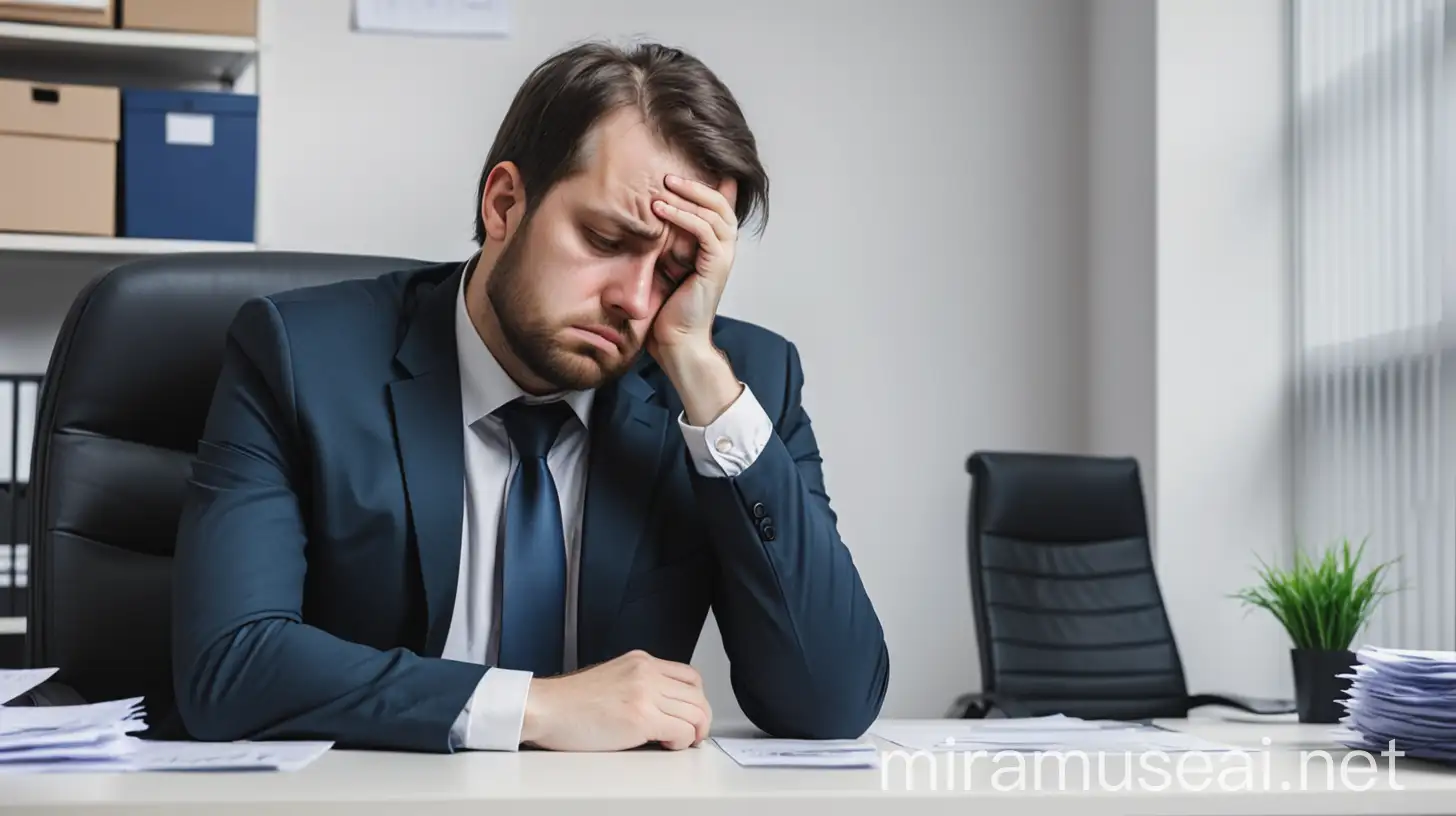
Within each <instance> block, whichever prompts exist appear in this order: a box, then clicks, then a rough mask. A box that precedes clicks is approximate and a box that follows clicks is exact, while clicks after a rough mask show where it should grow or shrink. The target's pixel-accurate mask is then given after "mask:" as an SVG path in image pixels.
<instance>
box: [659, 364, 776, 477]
mask: <svg viewBox="0 0 1456 816" xmlns="http://www.w3.org/2000/svg"><path fill="white" fill-rule="evenodd" d="M677 424H678V427H680V428H682V432H683V439H684V440H686V442H687V446H688V452H689V453H690V454H691V455H692V459H693V466H694V467H696V468H697V470H698V473H700V474H702V475H704V476H716V477H727V478H733V477H735V476H737V475H739V474H740V473H742V472H743V471H745V470H748V468H749V467H750V466H751V465H753V463H754V461H755V460H756V459H758V455H759V454H760V453H763V449H764V448H765V447H767V446H768V440H769V438H770V437H771V436H772V435H773V420H771V419H769V418H768V414H766V413H764V410H763V406H762V405H759V404H758V398H757V397H755V396H753V391H752V390H750V389H749V387H748V385H747V384H744V385H743V392H742V393H740V394H739V395H738V399H736V400H734V401H733V404H732V405H729V406H728V410H726V411H724V412H723V413H722V414H721V415H720V416H719V417H718V418H717V419H715V420H713V421H712V422H711V423H709V424H708V425H707V426H706V427H699V426H697V425H689V424H688V422H687V418H686V417H685V416H684V415H683V414H678V417H677Z"/></svg>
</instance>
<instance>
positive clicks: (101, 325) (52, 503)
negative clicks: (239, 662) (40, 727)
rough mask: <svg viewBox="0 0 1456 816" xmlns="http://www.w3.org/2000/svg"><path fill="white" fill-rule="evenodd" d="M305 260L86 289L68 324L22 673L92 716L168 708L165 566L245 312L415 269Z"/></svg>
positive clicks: (38, 506)
mask: <svg viewBox="0 0 1456 816" xmlns="http://www.w3.org/2000/svg"><path fill="white" fill-rule="evenodd" d="M420 263H421V262H419V261H412V260H407V259H402V258H382V257H356V256H346V255H324V254H309V253H276V252H260V253H253V252H250V253H236V254H234V253H224V254H186V255H171V256H158V257H156V258H148V259H144V260H137V261H132V262H129V263H125V264H123V265H121V266H118V267H116V268H114V269H112V270H111V271H109V272H107V273H105V274H103V275H101V276H99V277H98V278H96V279H95V280H93V281H91V282H90V283H89V284H88V285H87V287H86V288H85V289H84V290H82V292H81V293H80V294H79V296H78V297H77V298H76V300H75V302H74V303H73V304H72V306H71V309H70V311H69V313H68V314H67V316H66V318H65V320H64V322H63V323H62V326H61V330H60V334H59V337H58V338H57V340H56V344H55V348H54V350H53V352H52V355H51V360H50V364H49V366H48V369H47V375H46V379H45V384H44V387H43V389H42V392H41V395H40V405H39V408H38V411H37V414H38V416H37V419H36V439H35V446H34V452H33V455H32V460H31V461H32V466H31V502H32V504H31V508H32V512H31V524H30V530H29V541H30V543H31V556H30V559H31V563H30V571H31V577H30V580H31V588H30V590H31V591H30V603H29V609H28V616H27V617H28V621H27V627H28V634H29V637H28V646H27V651H28V659H29V663H30V665H32V666H38V667H40V666H45V667H49V666H55V667H58V668H59V671H58V672H57V674H56V677H55V680H56V681H58V682H60V683H64V684H65V685H66V686H68V687H69V688H70V689H73V690H74V691H76V692H77V693H79V694H80V695H81V697H83V698H85V699H86V700H89V701H96V700H108V699H119V698H126V697H133V696H145V697H146V698H147V709H148V711H149V712H157V713H161V712H164V711H166V710H167V709H168V708H170V706H171V704H172V700H173V695H172V681H171V661H170V656H171V612H170V600H171V597H170V596H171V556H172V550H173V544H174V541H175V535H176V526H177V520H178V516H179V514H180V511H181V502H182V496H183V489H184V484H185V482H186V480H187V478H188V477H189V475H190V472H191V459H192V456H193V455H194V454H195V452H196V449H197V439H198V438H199V437H200V436H201V433H202V428H203V424H204V422H205V420H206V416H207V412H208V407H209V405H210V404H211V400H212V394H213V389H214V387H215V384H216V380H217V376H218V373H219V369H220V367H221V362H222V352H223V344H224V341H225V338H226V333H227V329H228V326H229V324H230V323H231V322H232V319H233V317H234V315H235V313H236V312H237V310H238V308H239V307H240V306H241V305H242V304H243V302H244V301H245V300H247V299H248V298H251V297H254V296H257V295H263V294H272V293H275V292H279V291H283V290H287V289H293V288H298V287H301V286H308V285H313V284H322V283H329V282H333V281H338V280H344V279H348V278H363V277H371V276H375V275H379V274H383V273H385V272H388V271H391V270H396V269H403V268H406V267H409V266H415V265H419V264H420Z"/></svg>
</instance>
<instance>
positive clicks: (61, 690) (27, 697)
mask: <svg viewBox="0 0 1456 816" xmlns="http://www.w3.org/2000/svg"><path fill="white" fill-rule="evenodd" d="M85 704H86V700H85V699H83V698H82V697H81V695H80V694H77V693H76V690H75V689H73V688H71V687H70V686H68V685H66V684H65V683H58V682H56V681H55V680H47V681H45V682H44V683H41V684H40V685H38V686H36V687H35V688H33V689H31V690H30V691H27V692H25V693H24V694H22V695H20V696H19V697H16V698H15V699H14V700H11V701H10V702H8V703H6V704H5V705H7V706H20V707H27V706H30V707H34V706H69V705H85Z"/></svg>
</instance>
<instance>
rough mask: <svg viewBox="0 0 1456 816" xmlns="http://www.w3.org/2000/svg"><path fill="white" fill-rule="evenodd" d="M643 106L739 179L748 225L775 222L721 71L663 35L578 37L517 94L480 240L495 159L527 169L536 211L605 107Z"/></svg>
mask: <svg viewBox="0 0 1456 816" xmlns="http://www.w3.org/2000/svg"><path fill="white" fill-rule="evenodd" d="M627 105H636V106H637V108H638V109H639V110H640V111H641V112H642V117H643V119H645V120H646V121H647V122H648V123H649V124H650V125H651V126H652V127H653V128H655V129H656V131H657V133H658V135H659V136H661V137H662V139H663V141H665V142H666V143H667V144H669V145H671V146H672V147H673V148H675V149H677V150H679V151H681V152H682V154H683V155H684V156H686V157H687V158H688V159H689V160H690V161H692V162H693V163H694V164H696V165H697V166H698V167H699V168H701V169H702V170H703V172H705V173H709V174H711V175H713V176H716V177H718V178H728V177H732V178H734V179H735V180H736V181H737V182H738V198H737V202H736V206H735V210H736V212H735V215H736V216H737V218H738V222H739V224H740V225H743V226H745V227H746V225H747V224H748V223H749V218H750V216H752V215H754V214H755V213H756V214H758V216H759V224H758V230H759V231H760V232H762V230H763V227H764V226H765V225H766V224H767V221H768V174H767V173H766V172H765V170H764V168H763V164H762V162H760V161H759V158H758V146H757V144H756V143H755V141H754V138H753V133H752V131H750V130H749V129H748V123H747V122H746V121H745V120H744V117H743V111H742V110H741V109H740V108H739V107H738V102H737V100H735V99H734V98H733V94H732V93H731V92H730V91H729V90H728V88H727V86H725V85H724V84H723V83H722V82H721V81H719V79H718V77H717V76H715V75H714V74H713V72H712V71H710V70H709V69H708V67H707V66H706V65H704V64H703V63H702V62H701V61H700V60H698V59H697V58H696V57H693V56H691V55H690V54H687V53H686V52H684V51H682V50H680V49H677V48H671V47H668V46H665V45H659V44H656V43H645V44H641V45H637V46H635V47H633V48H632V49H631V50H626V49H623V48H620V47H617V46H613V45H609V44H606V43H600V42H591V43H584V44H581V45H577V46H575V47H572V48H569V49H567V50H565V51H562V52H560V53H558V54H556V55H554V56H552V57H551V58H549V59H547V60H546V61H545V62H543V63H541V64H540V65H539V66H537V67H536V69H535V70H534V71H532V72H531V75H530V76H528V77H527V78H526V81H525V82H524V83H522V84H521V87H520V89H519V90H518V91H516V97H515V99H514V100H513V101H512V102H511V107H510V110H508V111H507V112H506V116H505V120H504V121H502V122H501V127H500V130H499V131H498V132H497V133H496V138H495V144H493V145H491V148H490V155H489V156H488V157H487V158H486V161H485V168H484V169H483V170H482V171H481V173H480V183H479V185H478V186H477V187H476V191H475V242H476V243H477V244H480V243H483V242H484V241H485V224H484V222H483V221H482V220H481V215H480V209H481V199H482V197H483V196H484V194H485V182H486V179H487V178H488V177H489V176H490V171H491V169H492V168H493V167H495V166H496V165H497V164H499V163H501V162H503V161H509V162H514V163H515V164H516V166H517V167H518V168H519V169H520V172H521V176H522V181H523V183H524V185H525V188H526V209H527V211H530V210H531V209H532V208H533V207H534V206H535V204H536V202H538V201H539V200H540V199H541V197H542V196H545V195H546V193H547V192H548V191H550V189H551V188H552V187H553V186H555V184H556V183H557V182H559V181H561V180H562V179H564V178H567V177H568V176H570V175H571V174H573V173H575V172H576V171H577V170H578V169H579V161H580V158H581V157H580V150H581V145H582V142H583V139H584V138H585V136H586V135H587V134H588V133H589V132H590V131H591V128H592V126H593V125H595V124H596V123H597V121H598V120H600V119H601V118H602V117H603V116H604V115H606V114H608V113H610V112H612V111H614V110H616V109H618V108H621V107H625V106H627Z"/></svg>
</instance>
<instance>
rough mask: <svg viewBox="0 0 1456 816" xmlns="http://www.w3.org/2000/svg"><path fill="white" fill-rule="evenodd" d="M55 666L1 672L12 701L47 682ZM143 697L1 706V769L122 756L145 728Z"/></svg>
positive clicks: (4, 692) (2, 689) (1, 690)
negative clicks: (76, 704) (103, 701)
mask: <svg viewBox="0 0 1456 816" xmlns="http://www.w3.org/2000/svg"><path fill="white" fill-rule="evenodd" d="M54 673H55V670H54V669H39V670H30V671H23V672H14V671H7V672H0V697H3V698H4V700H3V701H4V702H9V701H10V700H12V699H14V698H15V697H17V696H19V695H21V694H24V693H25V692H27V691H29V690H30V689H31V688H33V687H34V686H36V685H38V684H40V683H42V682H44V681H45V680H46V679H47V678H49V677H50V676H51V675H52V674H54ZM146 728H147V724H146V721H145V720H144V719H143V718H142V700H141V698H140V697H136V698H132V699H130V700H117V701H115V702H110V703H97V704H95V705H79V706H49V707H40V708H31V707H17V706H0V772H5V771H12V772H13V771H20V770H31V769H34V768H39V767H47V768H57V769H59V768H61V767H63V766H66V765H70V764H72V763H77V764H79V765H86V766H90V765H92V764H94V763H107V762H114V761H119V760H121V759H122V758H124V757H125V756H127V755H128V754H129V753H131V751H132V750H133V746H134V744H135V743H136V742H137V740H136V739H135V738H133V737H131V736H130V734H133V733H135V732H137V731H145V730H146Z"/></svg>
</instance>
